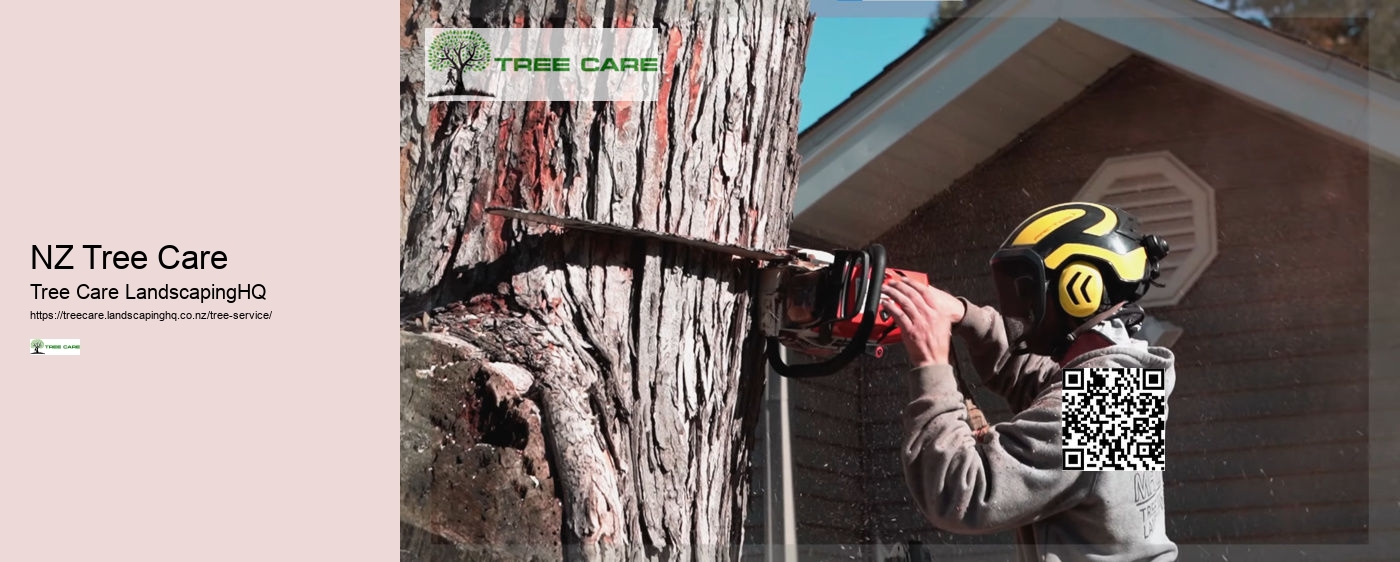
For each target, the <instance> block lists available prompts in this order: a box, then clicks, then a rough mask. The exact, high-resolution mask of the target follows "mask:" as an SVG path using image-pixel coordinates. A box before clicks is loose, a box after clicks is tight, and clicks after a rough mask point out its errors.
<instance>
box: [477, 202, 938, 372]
mask: <svg viewBox="0 0 1400 562" xmlns="http://www.w3.org/2000/svg"><path fill="white" fill-rule="evenodd" d="M487 212H490V213H492V214H497V215H502V216H507V217H512V218H516V219H521V220H527V221H531V222H537V223H544V224H551V225H556V226H563V227H567V228H576V229H581V230H590V231H595V232H605V233H610V234H621V235H627V236H640V237H646V238H655V239H660V240H665V241H669V242H676V243H680V244H685V245H688V246H692V247H698V248H703V249H707V250H712V251H717V252H723V253H727V254H731V255H735V256H740V257H745V258H750V259H754V260H757V261H759V263H760V264H761V269H760V272H759V274H760V277H759V285H758V294H757V299H758V304H759V306H760V310H759V329H760V331H761V332H762V333H763V335H764V336H765V337H766V338H768V346H767V348H768V349H767V357H768V362H769V363H770V364H771V365H772V366H773V370H774V371H776V372H777V373H778V374H780V375H783V376H786V377H820V376H826V375H831V374H834V373H836V372H837V371H840V370H841V369H842V368H844V367H846V365H848V364H850V362H851V361H853V360H854V359H855V358H856V357H858V356H860V354H862V353H868V354H870V355H873V356H875V357H877V358H878V357H884V355H885V346H888V345H891V344H897V343H899V342H900V339H901V334H900V332H899V328H898V327H897V326H895V322H894V319H893V318H892V317H891V316H890V315H889V313H888V312H886V311H885V310H884V309H883V307H882V303H881V299H880V295H881V290H882V288H883V286H884V284H885V283H886V282H887V281H888V280H890V279H893V278H894V277H895V276H899V277H902V278H904V279H905V280H906V281H911V282H915V283H924V284H927V283H928V276H926V275H925V274H923V273H919V272H915V271H905V270H902V269H887V268H885V249H884V247H882V246H880V245H879V244H872V245H870V246H869V247H866V248H865V249H862V250H836V251H832V252H823V251H818V250H808V249H804V248H789V249H787V250H783V251H781V252H767V251H763V250H754V249H751V248H743V247H739V246H729V245H724V244H718V243H714V242H709V241H704V240H696V239H692V238H686V237H683V236H676V235H672V234H665V233H658V232H652V231H645V230H639V229H634V228H627V227H621V226H616V225H610V224H602V223H597V222H592V221H586V220H580V219H569V218H563V217H557V216H553V215H549V214H544V213H538V212H532V211H524V210H519V209H509V208H503V207H492V208H489V209H487ZM781 348H787V349H788V350H790V351H793V352H796V353H800V354H802V355H806V356H809V357H813V358H816V359H818V360H819V361H818V362H815V363H802V364H790V363H788V362H786V361H784V360H783V356H782V353H781Z"/></svg>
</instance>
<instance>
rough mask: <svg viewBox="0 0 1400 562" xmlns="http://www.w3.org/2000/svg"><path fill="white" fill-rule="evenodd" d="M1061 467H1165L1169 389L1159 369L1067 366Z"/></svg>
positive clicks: (1116, 468)
mask: <svg viewBox="0 0 1400 562" xmlns="http://www.w3.org/2000/svg"><path fill="white" fill-rule="evenodd" d="M1064 375H1065V379H1064V401H1063V403H1062V405H1061V411H1060V414H1061V415H1062V416H1063V419H1064V448H1063V451H1064V456H1063V462H1064V468H1065V470H1088V471H1115V470H1125V471H1127V470H1134V471H1135V470H1164V469H1165V468H1166V460H1167V458H1166V457H1167V455H1166V452H1167V446H1166V425H1167V389H1166V374H1165V373H1164V372H1163V371H1162V370H1161V369H1140V368H1099V369H1065V372H1064Z"/></svg>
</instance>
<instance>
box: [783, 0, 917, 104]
mask: <svg viewBox="0 0 1400 562" xmlns="http://www.w3.org/2000/svg"><path fill="white" fill-rule="evenodd" d="M932 13H933V10H932V9H930V10H929V14H930V15H931V14H932ZM928 24H929V17H928V16H924V17H917V18H916V17H907V18H860V17H846V18H842V17H821V16H818V17H817V21H816V23H815V24H814V25H813V27H812V39H811V43H810V44H809V45H808V48H807V70H806V75H805V76H803V78H802V90H801V92H800V96H801V98H802V114H801V116H800V117H799V120H798V130H799V131H800V130H805V129H806V128H807V126H808V125H811V124H812V123H815V122H816V121H817V119H820V118H821V116H823V115H826V113H827V112H828V111H831V110H832V109H833V108H835V107H836V106H837V104H840V103H841V102H842V101H843V100H845V99H846V98H847V97H848V96H850V95H851V92H854V91H855V90H856V88H859V87H861V86H863V85H865V83H866V82H868V81H870V79H871V78H874V77H875V75H877V74H879V73H880V71H881V70H884V68H885V65H887V64H889V63H890V62H891V61H893V60H894V59H896V58H899V55H902V54H904V52H905V51H908V50H909V48H910V47H913V46H914V43H917V42H918V41H919V39H921V38H923V36H924V29H925V28H927V27H928Z"/></svg>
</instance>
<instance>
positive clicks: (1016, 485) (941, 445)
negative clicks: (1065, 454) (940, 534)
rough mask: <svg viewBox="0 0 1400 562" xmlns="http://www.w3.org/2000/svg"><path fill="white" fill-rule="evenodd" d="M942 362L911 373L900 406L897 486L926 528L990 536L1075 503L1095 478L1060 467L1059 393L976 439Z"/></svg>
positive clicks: (949, 370)
mask: <svg viewBox="0 0 1400 562" xmlns="http://www.w3.org/2000/svg"><path fill="white" fill-rule="evenodd" d="M953 376H954V375H953V370H952V367H951V366H949V365H932V366H927V367H922V368H919V369H915V370H913V371H911V372H910V373H909V374H908V375H907V377H908V382H909V386H910V390H911V392H912V393H913V395H914V396H915V398H914V399H913V401H911V402H910V403H909V405H908V406H906V407H905V409H904V414H903V422H904V437H905V439H904V446H903V448H902V450H901V456H902V457H903V461H904V476H905V482H906V484H908V486H909V491H910V493H911V494H912V496H913V499H914V501H915V503H916V504H917V505H918V507H919V510H920V511H922V512H923V514H924V516H925V517H926V518H928V520H929V522H930V523H932V524H933V525H934V526H936V527H938V528H940V529H943V530H946V531H950V532H955V533H971V534H981V533H992V532H997V531H1002V530H1006V529H1010V528H1015V527H1018V526H1020V525H1025V524H1027V523H1030V522H1032V521H1035V520H1037V519H1039V518H1041V517H1044V516H1047V515H1050V514H1052V513H1055V512H1058V511H1061V510H1063V509H1065V508H1067V507H1069V506H1070V505H1073V503H1074V502H1077V501H1080V500H1082V498H1083V497H1084V496H1085V494H1087V493H1088V491H1089V489H1090V488H1091V487H1092V486H1093V482H1094V478H1095V475H1096V474H1097V473H1094V472H1082V471H1067V470H1062V469H1061V468H1060V467H1061V459H1060V450H1061V444H1062V436H1061V418H1060V400H1061V398H1060V395H1059V393H1056V392H1047V393H1046V394H1044V395H1042V396H1041V397H1040V398H1038V399H1037V400H1036V401H1035V402H1034V403H1033V404H1031V406H1030V407H1029V408H1027V409H1025V410H1023V411H1022V412H1021V413H1020V414H1017V415H1016V417H1014V418H1012V419H1011V420H1010V421H1008V422H1004V423H999V424H996V425H993V426H991V429H990V431H989V432H988V434H987V435H986V436H984V437H983V438H982V440H981V442H979V441H978V440H977V439H975V438H974V437H973V435H972V430H971V428H969V427H968V425H967V410H966V409H965V408H964V406H963V397H962V394H961V393H960V392H958V389H957V383H956V382H955V381H954V379H953Z"/></svg>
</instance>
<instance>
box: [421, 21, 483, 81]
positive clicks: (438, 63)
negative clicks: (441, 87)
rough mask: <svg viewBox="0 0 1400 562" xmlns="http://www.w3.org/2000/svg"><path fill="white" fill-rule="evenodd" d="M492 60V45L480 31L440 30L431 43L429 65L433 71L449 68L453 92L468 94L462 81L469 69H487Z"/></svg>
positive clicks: (477, 70) (475, 70)
mask: <svg viewBox="0 0 1400 562" xmlns="http://www.w3.org/2000/svg"><path fill="white" fill-rule="evenodd" d="M489 62H491V46H490V45H488V44H487V43H486V39H484V38H482V37H481V34H479V33H477V32H475V31H472V30H470V29H452V30H449V31H444V32H442V33H439V34H438V36H437V37H434V38H433V42H432V43H430V44H429V45H428V66H429V67H430V68H432V69H433V70H446V71H448V77H449V80H450V81H451V82H452V84H453V87H452V93H453V94H455V95H465V94H467V93H468V92H467V88H466V86H465V85H464V84H463V80H464V78H465V73H466V71H468V70H471V71H474V72H480V71H482V70H486V65H487V63H489Z"/></svg>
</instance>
